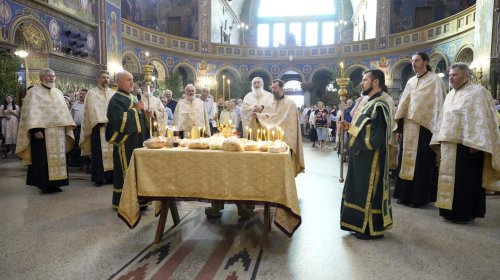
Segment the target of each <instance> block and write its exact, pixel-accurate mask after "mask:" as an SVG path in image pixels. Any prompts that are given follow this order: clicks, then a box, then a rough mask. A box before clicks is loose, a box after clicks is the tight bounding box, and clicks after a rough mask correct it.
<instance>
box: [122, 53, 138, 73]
mask: <svg viewBox="0 0 500 280" xmlns="http://www.w3.org/2000/svg"><path fill="white" fill-rule="evenodd" d="M122 65H123V69H124V70H127V71H128V72H130V73H132V75H134V76H137V75H138V74H139V73H141V67H140V63H139V58H138V57H137V56H136V55H135V54H132V53H130V52H126V53H125V54H123V58H122Z"/></svg>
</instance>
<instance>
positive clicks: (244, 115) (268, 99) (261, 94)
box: [241, 77, 273, 140]
mask: <svg viewBox="0 0 500 280" xmlns="http://www.w3.org/2000/svg"><path fill="white" fill-rule="evenodd" d="M263 87H264V81H263V80H262V78H261V77H255V78H253V80H252V91H251V92H249V93H247V94H246V95H245V98H244V99H243V103H242V104H241V122H242V125H243V137H245V138H246V137H247V132H248V130H247V127H248V128H249V129H250V128H251V129H252V131H257V130H259V129H261V126H260V125H259V124H258V123H257V119H256V118H255V114H254V113H261V112H262V110H263V109H264V108H265V107H266V106H269V105H270V104H271V103H272V102H273V95H272V94H271V93H270V92H268V91H265V90H264V89H263ZM252 136H253V138H254V140H256V138H257V134H256V133H255V134H253V133H252Z"/></svg>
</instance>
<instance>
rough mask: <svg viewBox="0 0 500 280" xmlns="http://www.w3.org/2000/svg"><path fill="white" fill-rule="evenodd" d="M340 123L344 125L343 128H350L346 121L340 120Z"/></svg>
mask: <svg viewBox="0 0 500 280" xmlns="http://www.w3.org/2000/svg"><path fill="white" fill-rule="evenodd" d="M339 125H340V126H341V127H342V129H343V130H348V129H349V123H348V122H346V121H340V122H339Z"/></svg>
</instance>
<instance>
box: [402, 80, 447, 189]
mask: <svg viewBox="0 0 500 280" xmlns="http://www.w3.org/2000/svg"><path fill="white" fill-rule="evenodd" d="M445 96H446V87H445V85H444V82H443V79H441V78H440V77H439V76H438V75H437V74H436V73H434V72H431V71H429V72H427V73H426V74H424V75H423V76H421V77H420V78H418V77H417V76H414V77H412V78H410V79H409V80H408V83H407V84H406V87H405V90H404V91H403V94H402V95H401V99H400V100H399V106H398V109H397V110H396V114H395V116H394V119H395V120H396V122H397V120H399V119H404V124H403V135H405V136H406V137H405V136H403V157H402V163H401V171H400V173H399V177H400V178H401V179H405V180H413V176H414V172H415V162H416V158H417V150H418V139H419V132H420V126H423V127H425V128H426V129H428V130H429V131H430V132H431V133H432V134H434V133H436V131H437V127H436V125H437V122H438V118H439V116H440V115H441V110H442V107H443V102H444V98H445Z"/></svg>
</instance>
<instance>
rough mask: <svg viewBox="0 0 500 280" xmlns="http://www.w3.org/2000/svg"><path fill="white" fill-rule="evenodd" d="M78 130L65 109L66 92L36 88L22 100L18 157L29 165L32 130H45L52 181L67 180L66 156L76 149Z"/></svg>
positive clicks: (50, 178)
mask: <svg viewBox="0 0 500 280" xmlns="http://www.w3.org/2000/svg"><path fill="white" fill-rule="evenodd" d="M75 127H76V125H75V121H74V120H73V118H72V117H71V113H70V112H69V109H68V107H67V106H66V102H65V101H64V97H63V93H62V92H61V91H60V90H59V89H57V88H52V89H48V88H45V87H43V86H34V87H33V88H31V89H30V90H29V91H28V93H27V95H26V97H25V98H24V101H23V107H22V110H21V119H20V121H19V129H18V134H17V146H16V155H17V156H18V157H20V158H21V159H22V160H23V164H24V165H30V164H31V163H32V161H31V143H30V142H31V141H30V133H29V130H30V129H33V128H43V129H44V134H45V135H44V136H45V145H46V149H47V163H48V166H49V181H56V180H63V179H67V178H68V174H67V170H66V153H67V152H69V151H70V150H71V148H72V147H73V143H74V141H75V137H74V135H73V129H75Z"/></svg>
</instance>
